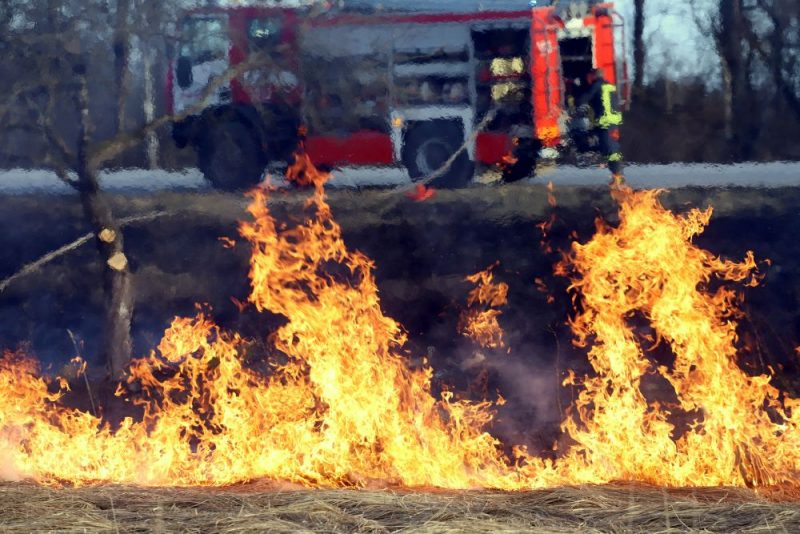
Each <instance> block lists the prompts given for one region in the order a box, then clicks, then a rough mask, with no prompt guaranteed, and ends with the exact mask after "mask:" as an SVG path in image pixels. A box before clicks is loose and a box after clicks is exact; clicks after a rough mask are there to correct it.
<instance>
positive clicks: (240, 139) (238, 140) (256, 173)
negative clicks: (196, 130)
mask: <svg viewBox="0 0 800 534" xmlns="http://www.w3.org/2000/svg"><path fill="white" fill-rule="evenodd" d="M197 163H198V166H199V167H200V171H201V172H202V173H203V176H205V178H206V180H208V181H209V182H211V185H212V186H214V187H215V188H216V189H221V190H223V191H237V190H241V189H248V188H250V187H253V186H254V185H256V184H257V183H259V182H260V181H261V178H262V174H263V171H264V167H265V166H266V164H267V162H266V158H265V157H264V155H263V153H262V151H261V148H260V146H259V144H258V140H257V138H256V136H255V135H253V133H252V132H251V131H250V129H249V128H248V127H247V126H246V125H244V124H242V123H239V122H229V123H225V124H218V125H215V126H211V127H210V128H209V130H208V131H207V132H206V134H205V135H204V137H203V139H201V140H200V142H199V143H198V146H197Z"/></svg>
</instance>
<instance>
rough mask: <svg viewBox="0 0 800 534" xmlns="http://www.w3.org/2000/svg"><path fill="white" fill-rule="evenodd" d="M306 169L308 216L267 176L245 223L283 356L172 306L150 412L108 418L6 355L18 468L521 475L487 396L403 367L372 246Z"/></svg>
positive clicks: (47, 478)
mask: <svg viewBox="0 0 800 534" xmlns="http://www.w3.org/2000/svg"><path fill="white" fill-rule="evenodd" d="M301 161H302V160H301ZM303 171H304V172H303V175H304V176H305V178H306V179H307V180H309V181H310V183H312V184H313V186H314V192H313V194H312V196H311V197H310V199H309V201H308V204H307V206H306V208H307V210H308V211H309V217H308V219H307V220H306V222H304V223H303V224H300V225H299V226H296V227H294V228H290V229H287V230H281V231H279V230H278V229H277V227H276V223H275V220H274V219H273V218H272V216H271V215H270V213H269V211H268V208H267V204H266V200H267V192H266V191H265V190H263V189H260V190H256V191H255V192H254V193H252V195H253V202H252V204H251V206H250V208H249V212H250V214H251V215H252V217H253V221H252V222H247V223H243V224H242V225H241V228H240V230H241V234H242V236H243V237H244V238H245V239H246V240H248V241H249V242H250V243H251V245H252V247H253V254H252V259H251V270H250V278H251V280H252V293H251V295H250V302H251V303H252V304H253V305H255V306H256V307H257V308H258V309H259V310H270V311H272V312H274V313H279V314H282V315H284V316H285V317H286V320H287V322H286V324H284V325H283V326H282V327H281V328H280V329H279V330H278V331H277V332H276V333H275V334H274V335H273V336H272V340H273V341H274V346H275V349H276V350H277V351H279V352H280V353H281V355H282V356H283V357H282V358H280V359H278V360H275V361H272V372H271V374H270V376H268V377H265V376H263V375H261V374H259V373H257V372H256V371H254V370H251V369H250V368H248V367H247V366H246V365H245V364H244V363H243V360H244V356H243V355H244V353H245V352H246V349H247V347H246V345H247V342H246V341H245V340H243V339H241V338H240V337H239V336H238V335H236V334H230V333H226V332H223V331H222V330H220V329H219V328H218V327H217V326H216V325H214V324H213V322H211V320H210V319H209V318H208V317H206V316H204V315H202V314H201V315H199V316H197V317H195V318H179V319H176V320H175V321H174V322H173V324H172V326H170V328H169V329H168V330H167V332H166V333H165V336H164V339H163V340H162V341H161V343H160V345H159V347H158V350H157V351H155V352H153V353H152V354H151V355H150V356H148V357H146V358H143V359H140V360H137V361H135V362H134V363H133V364H132V366H131V368H130V386H131V388H130V389H140V390H141V391H140V393H139V394H136V395H132V396H131V398H132V399H133V403H134V404H135V405H136V407H137V408H138V409H139V410H141V412H142V416H141V417H140V418H132V417H131V418H126V419H125V420H124V421H123V422H122V423H121V424H120V425H119V428H116V429H113V430H112V429H111V428H109V427H108V426H107V425H105V424H104V423H103V422H102V420H101V419H100V418H98V417H95V416H93V415H90V414H88V413H85V412H81V411H79V410H75V409H71V408H67V407H64V406H63V405H61V404H59V399H60V397H61V396H62V395H63V393H64V392H65V391H64V390H63V389H58V390H57V391H56V392H51V391H50V387H51V384H49V383H48V382H47V381H46V380H45V379H43V378H41V376H40V373H39V370H38V368H37V366H36V364H35V363H34V362H33V360H31V359H28V358H25V357H23V356H21V355H7V356H6V357H5V358H3V359H2V360H0V389H2V391H4V392H5V393H6V394H5V395H4V396H3V397H2V399H0V429H2V442H0V450H2V451H7V452H8V453H9V460H10V465H12V466H13V468H14V469H15V471H18V472H19V475H20V476H21V477H23V478H27V479H32V480H35V481H38V482H40V483H44V484H59V483H70V484H74V485H82V484H91V483H96V482H104V481H113V482H122V483H135V484H143V485H160V486H175V485H195V484H198V485H226V484H232V483H237V482H242V481H247V480H253V479H260V478H267V479H274V480H282V481H290V482H296V483H300V484H305V485H328V486H353V485H354V486H362V485H367V484H370V483H371V482H372V481H380V482H381V483H382V484H402V485H405V486H438V487H449V488H473V487H498V488H507V489H512V488H515V487H518V486H519V485H520V476H519V475H518V473H517V470H516V469H515V468H514V466H513V465H511V461H510V460H509V459H508V458H506V457H505V456H504V455H503V454H502V453H501V452H500V448H499V447H500V443H499V442H498V441H497V440H496V439H495V438H494V437H492V436H491V435H490V434H488V433H487V432H485V431H484V430H483V428H484V427H485V425H486V424H487V423H488V422H489V421H490V420H491V418H492V413H493V412H492V405H491V404H490V403H489V402H480V403H471V402H468V401H464V400H456V399H454V398H453V395H452V394H451V393H447V392H446V393H444V394H442V396H441V398H436V397H434V396H433V394H432V393H431V376H432V371H431V369H430V368H423V369H418V370H412V369H410V368H409V366H408V365H407V363H406V360H405V359H404V358H403V356H402V355H401V353H400V349H401V348H402V347H403V345H404V343H405V339H406V336H405V333H404V332H403V331H402V329H401V328H400V326H399V325H398V324H397V323H396V322H395V321H394V320H392V319H390V318H388V317H386V316H385V315H384V314H383V312H382V311H381V308H380V300H379V297H378V289H377V286H376V284H375V279H374V277H373V275H372V268H373V266H372V262H371V261H370V260H369V259H368V258H367V257H366V256H364V255H363V254H361V253H358V252H351V251H349V250H348V249H347V248H346V247H345V245H344V242H343V240H342V237H341V229H340V227H339V225H338V224H337V223H336V222H335V221H334V220H333V217H332V214H331V210H330V207H329V206H328V204H327V203H326V202H325V198H324V189H323V185H324V182H325V181H326V180H327V175H325V174H322V173H319V172H317V171H316V170H315V169H314V168H313V166H311V165H306V167H305V168H304V169H303ZM332 273H335V274H332ZM133 385H135V386H136V388H133V387H132V386H133ZM118 393H119V394H120V395H123V394H125V393H124V392H123V391H119V392H118Z"/></svg>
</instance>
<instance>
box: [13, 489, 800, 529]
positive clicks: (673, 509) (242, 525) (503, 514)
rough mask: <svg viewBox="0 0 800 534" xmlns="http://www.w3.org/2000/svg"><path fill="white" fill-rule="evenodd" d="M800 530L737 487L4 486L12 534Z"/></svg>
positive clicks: (778, 505) (777, 507)
mask: <svg viewBox="0 0 800 534" xmlns="http://www.w3.org/2000/svg"><path fill="white" fill-rule="evenodd" d="M53 531H58V532H221V533H228V532H485V533H495V532H647V533H659V532H686V531H695V532H725V533H730V532H798V531H800V504H797V503H791V502H790V503H785V502H784V503H782V502H775V501H770V500H767V499H765V498H763V497H760V496H758V495H755V494H754V493H752V492H750V491H747V490H737V489H728V488H715V489H683V490H665V489H661V488H653V487H648V486H640V485H628V486H624V485H609V486H585V487H563V488H555V489H548V490H539V491H531V492H524V493H501V492H477V491H476V492H442V491H427V492H419V491H407V490H404V491H396V490H394V491H392V490H382V491H374V490H370V491H367V490H361V491H357V490H295V489H288V490H287V489H283V490H280V489H276V488H275V487H267V488H264V487H263V486H261V487H259V486H249V487H242V488H232V489H227V490H208V489H142V488H132V487H118V486H104V487H98V488H83V489H48V488H43V487H38V486H34V485H29V484H19V483H6V484H0V532H53Z"/></svg>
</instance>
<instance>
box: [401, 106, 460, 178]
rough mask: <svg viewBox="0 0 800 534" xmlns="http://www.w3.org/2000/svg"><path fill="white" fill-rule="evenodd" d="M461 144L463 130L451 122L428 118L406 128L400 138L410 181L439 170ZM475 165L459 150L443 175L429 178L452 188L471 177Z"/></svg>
mask: <svg viewBox="0 0 800 534" xmlns="http://www.w3.org/2000/svg"><path fill="white" fill-rule="evenodd" d="M463 143H464V132H463V130H462V127H461V125H460V124H459V123H457V122H455V121H429V122H423V123H418V124H415V125H413V126H411V127H410V128H409V130H408V131H407V132H406V134H405V137H404V139H403V153H402V156H403V164H404V165H405V166H406V169H408V174H409V175H410V176H411V179H412V180H413V181H417V180H421V179H424V178H425V177H427V176H430V175H431V174H433V173H434V172H436V171H437V170H438V169H440V168H441V167H442V166H443V165H444V164H445V163H446V162H447V160H449V159H450V157H451V156H452V155H453V154H454V153H455V152H456V151H457V150H458V149H459V148H461V145H462V144H463ZM474 172H475V164H474V163H473V162H472V161H470V159H469V155H468V154H467V151H466V150H464V151H462V152H461V153H460V154H459V155H458V156H457V157H456V159H455V161H453V163H452V164H451V165H450V166H449V167H448V168H447V170H446V171H445V172H444V174H443V175H442V176H440V177H438V178H435V179H434V180H432V181H431V183H430V184H431V185H432V186H434V187H440V188H456V187H463V186H465V185H467V184H468V183H469V182H470V180H472V175H473V173H474Z"/></svg>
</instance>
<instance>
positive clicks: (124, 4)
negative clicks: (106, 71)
mask: <svg viewBox="0 0 800 534" xmlns="http://www.w3.org/2000/svg"><path fill="white" fill-rule="evenodd" d="M130 8H131V0H118V1H117V21H116V27H115V28H114V40H113V45H112V46H113V51H114V89H115V91H116V96H117V133H121V132H123V131H125V112H126V108H127V103H128V88H129V85H130V70H129V69H128V60H129V58H130V55H131V36H130V28H129V20H128V19H129V16H130Z"/></svg>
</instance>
